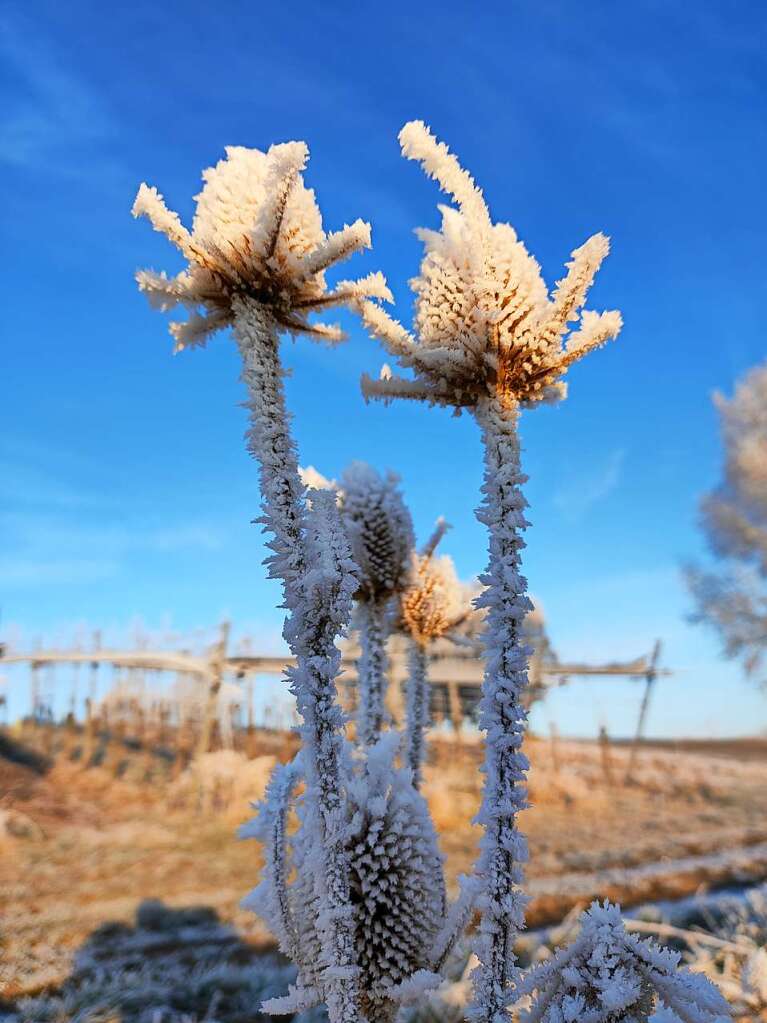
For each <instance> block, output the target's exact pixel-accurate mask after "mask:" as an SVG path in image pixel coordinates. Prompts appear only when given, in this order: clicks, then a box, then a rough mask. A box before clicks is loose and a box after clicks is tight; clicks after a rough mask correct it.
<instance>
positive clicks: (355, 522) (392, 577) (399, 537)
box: [339, 462, 415, 600]
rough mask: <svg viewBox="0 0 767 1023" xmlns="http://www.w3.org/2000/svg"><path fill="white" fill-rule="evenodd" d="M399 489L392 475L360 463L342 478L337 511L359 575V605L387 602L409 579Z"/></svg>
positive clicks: (406, 523) (409, 526) (409, 543)
mask: <svg viewBox="0 0 767 1023" xmlns="http://www.w3.org/2000/svg"><path fill="white" fill-rule="evenodd" d="M398 484H399V476H397V475H396V473H393V472H387V473H386V474H385V475H380V474H379V473H378V472H376V470H375V469H373V468H372V466H370V465H368V464H367V463H365V462H352V464H351V465H350V466H349V467H348V469H346V471H345V472H344V474H343V476H342V478H341V482H340V490H339V510H340V513H341V521H342V523H343V526H344V529H345V530H346V535H347V537H348V539H349V544H350V546H351V549H352V557H353V558H354V561H355V562H356V563H357V566H358V568H359V570H360V583H361V586H360V592H359V593H358V597H359V599H362V600H381V599H385V598H386V597H390V596H392V595H394V594H395V593H398V592H401V591H402V590H403V589H404V587H405V586H406V585H407V582H408V579H409V575H410V556H411V554H412V551H413V547H414V546H415V537H414V534H413V522H412V519H411V518H410V512H409V511H408V510H407V508H406V506H405V502H404V500H403V497H402V494H401V492H400V490H399V486H398Z"/></svg>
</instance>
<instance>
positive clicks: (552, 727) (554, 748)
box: [549, 721, 560, 775]
mask: <svg viewBox="0 0 767 1023" xmlns="http://www.w3.org/2000/svg"><path fill="white" fill-rule="evenodd" d="M549 745H550V747H551V767H552V770H553V771H554V774H555V775H558V774H559V767H560V761H559V729H558V728H557V724H556V721H549Z"/></svg>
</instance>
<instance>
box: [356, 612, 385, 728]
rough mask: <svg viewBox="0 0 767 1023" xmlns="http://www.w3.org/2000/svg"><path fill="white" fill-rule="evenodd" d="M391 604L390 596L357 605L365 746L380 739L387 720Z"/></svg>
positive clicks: (360, 709)
mask: <svg viewBox="0 0 767 1023" xmlns="http://www.w3.org/2000/svg"><path fill="white" fill-rule="evenodd" d="M388 604H389V602H388V599H387V600H362V601H360V603H359V604H358V606H357V620H358V622H359V635H360V659H359V662H358V664H357V678H358V680H359V681H358V690H357V691H358V696H359V706H358V708H357V740H358V741H359V742H360V743H363V744H364V745H365V746H372V745H373V743H375V742H378V740H379V738H380V737H381V727H382V725H383V720H384V695H385V692H386V681H387V679H386V668H387V658H386V636H387V620H388Z"/></svg>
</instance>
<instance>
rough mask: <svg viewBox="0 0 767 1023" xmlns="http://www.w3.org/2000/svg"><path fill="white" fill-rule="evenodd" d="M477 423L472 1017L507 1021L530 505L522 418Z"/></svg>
mask: <svg viewBox="0 0 767 1023" xmlns="http://www.w3.org/2000/svg"><path fill="white" fill-rule="evenodd" d="M476 418H477V422H478V423H479V426H480V428H481V430H482V436H483V441H484V449H485V459H484V460H485V478H484V484H483V487H482V491H483V494H484V499H483V502H482V506H481V507H480V509H479V510H478V511H477V517H478V519H479V520H480V521H481V522H483V523H484V524H485V525H486V526H487V528H488V531H489V564H488V569H487V573H486V574H485V575H484V576H483V577H482V579H481V581H482V582H483V583H484V584H485V586H486V589H485V591H484V593H483V594H482V596H481V598H480V600H479V601H478V603H479V604H480V605H481V606H484V607H486V608H487V626H486V633H485V645H486V659H485V677H484V681H483V684H482V700H481V703H480V721H479V724H480V728H481V729H483V730H484V731H485V733H486V738H485V764H484V768H483V770H484V774H485V782H484V790H483V794H482V805H481V807H480V810H479V814H478V815H477V822H478V823H479V824H480V825H481V826H482V827H483V828H484V834H483V836H482V839H481V842H480V854H479V861H478V864H477V875H478V878H479V885H480V899H479V905H480V908H481V911H482V915H481V921H480V925H479V932H478V937H477V942H476V946H475V950H476V953H477V956H478V958H479V966H478V967H477V969H476V970H475V971H474V974H473V983H474V995H473V1000H472V1004H471V1006H470V1011H469V1018H470V1019H471V1020H472V1021H474V1023H499V1021H500V1020H501V1019H505V1018H506V1016H507V1013H506V1010H507V1007H508V1005H509V1003H510V1002H511V1000H512V997H513V995H512V988H511V986H510V985H512V984H514V983H515V981H516V976H517V969H516V966H515V961H514V954H513V951H512V948H513V942H514V938H515V936H516V934H517V932H518V930H519V928H520V927H522V926H523V924H524V914H525V905H526V901H527V900H526V898H525V896H524V894H523V892H522V891H521V889H520V885H521V883H522V881H523V867H522V864H523V863H524V862H525V861H526V859H527V843H526V841H525V838H524V836H523V835H522V834H521V833H520V832H519V831H518V829H517V814H518V813H519V811H520V810H523V809H524V808H525V806H526V805H527V794H526V788H525V774H526V771H527V768H528V762H527V759H526V757H525V756H524V754H523V753H522V752H521V745H522V739H523V736H524V730H525V722H526V716H527V715H526V713H525V710H524V708H523V706H522V695H523V692H524V689H525V687H526V685H527V659H528V656H529V654H530V650H529V648H528V647H526V646H525V645H524V642H523V640H522V635H521V626H522V622H523V620H524V617H525V615H526V614H527V612H528V611H529V610H530V608H531V606H532V605H531V604H530V601H529V600H528V598H527V597H526V596H525V592H526V589H527V581H526V579H525V578H524V577H523V576H522V575H520V573H519V568H520V552H521V550H522V548H523V547H524V541H523V539H522V537H521V531H522V530H524V529H525V528H526V527H527V525H529V523H528V522H527V520H526V519H525V516H524V509H525V507H526V501H525V499H524V496H523V495H522V490H521V487H522V484H523V483H524V482H525V480H526V477H525V476H523V475H522V472H521V468H520V446H519V438H518V435H517V422H518V419H519V412H518V409H517V408H516V407H513V408H509V407H505V406H503V405H502V404H501V403H500V402H499V401H498V400H497V399H485V400H484V401H483V402H481V403H480V404H478V406H477V409H476Z"/></svg>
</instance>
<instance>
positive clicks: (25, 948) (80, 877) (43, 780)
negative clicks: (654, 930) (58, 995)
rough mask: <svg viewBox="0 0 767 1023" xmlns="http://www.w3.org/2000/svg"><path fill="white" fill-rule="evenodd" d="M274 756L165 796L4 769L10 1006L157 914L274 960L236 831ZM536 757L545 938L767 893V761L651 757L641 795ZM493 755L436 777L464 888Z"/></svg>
mask: <svg viewBox="0 0 767 1023" xmlns="http://www.w3.org/2000/svg"><path fill="white" fill-rule="evenodd" d="M270 743H271V745H270V747H269V752H268V753H265V754H264V755H263V756H261V757H258V758H256V759H253V760H250V761H248V760H246V759H245V758H244V757H243V756H242V755H239V754H211V755H209V756H208V757H206V758H205V759H204V760H203V761H202V762H201V763H200V764H198V765H197V766H196V767H194V768H192V769H191V770H190V771H188V772H186V773H182V774H181V775H179V776H177V777H176V778H174V777H173V776H172V775H173V772H172V771H169V772H168V773H167V776H157V775H156V774H155V775H152V776H150V777H151V780H147V774H146V772H145V771H144V770H143V768H140V764H138V763H135V764H132V765H131V764H129V765H128V767H127V768H124V769H123V770H122V775H121V777H115V774H114V767H112V768H109V767H108V766H107V767H90V768H87V769H85V768H84V767H83V766H82V765H81V764H79V763H78V762H73V761H71V760H69V759H68V758H67V757H66V756H59V757H57V759H56V760H55V762H54V764H53V767H52V768H51V769H50V770H49V771H48V772H47V773H44V774H37V773H35V772H34V771H33V770H32V769H30V768H28V767H21V766H19V765H15V764H9V763H8V762H7V761H0V786H1V787H2V798H0V810H1V811H2V813H1V814H0V828H2V830H0V842H2V844H1V845H0V902H1V903H2V907H3V908H2V917H1V918H0V934H2V935H3V936H4V939H5V943H4V949H3V951H4V963H5V968H4V976H5V984H6V997H8V996H11V995H15V994H19V993H20V992H22V991H27V992H34V991H37V990H40V989H41V988H44V987H45V986H46V985H51V984H53V985H55V984H60V983H61V982H62V981H63V979H64V978H65V977H67V976H68V975H69V973H70V971H71V969H72V967H73V963H74V962H75V959H76V957H77V955H78V950H81V949H82V948H83V947H84V946H85V945H86V943H87V940H88V937H89V935H90V934H92V932H93V931H94V930H96V929H97V928H98V927H99V926H101V925H103V924H104V923H105V922H107V921H116V922H118V923H122V924H125V925H130V924H131V923H132V921H133V920H134V918H135V914H136V911H137V908H138V907H139V905H140V904H141V902H142V901H143V900H145V899H148V898H160V899H162V900H163V901H164V902H165V903H166V904H167V905H169V906H172V907H177V908H181V907H185V906H190V905H202V906H207V907H211V908H212V909H215V910H216V912H217V913H218V914H219V915H220V918H221V921H222V922H223V923H224V924H227V925H232V926H233V927H234V928H235V929H236V932H237V934H238V936H239V937H240V938H241V939H242V940H243V941H244V942H246V943H248V944H249V945H252V946H253V947H255V948H260V949H264V948H266V947H268V945H269V941H270V939H269V935H268V934H267V933H266V931H265V930H264V929H263V928H262V926H261V925H260V924H259V922H258V921H257V920H256V919H255V918H254V917H253V916H252V915H251V914H249V913H246V912H244V911H243V910H241V909H240V908H239V906H238V903H239V900H240V899H241V898H242V896H243V895H244V894H245V893H246V892H247V891H249V889H250V888H251V887H252V886H253V885H254V884H255V882H256V880H257V878H258V872H259V863H260V860H259V851H258V847H257V845H256V844H255V843H253V842H238V841H236V840H235V837H234V832H235V829H236V826H237V824H238V823H239V822H240V821H242V820H245V819H247V817H248V816H249V814H250V808H249V805H248V803H249V801H250V800H252V799H256V798H258V797H260V795H261V794H262V792H263V787H264V784H265V782H266V778H267V776H268V772H269V769H270V767H271V764H272V763H273V762H274V752H273V750H274V749H275V748H276V749H277V752H279V744H278V745H277V747H275V745H274V743H273V741H272V740H271V739H270ZM285 749H286V750H287V749H288V746H287V745H285ZM527 752H528V755H529V756H530V759H531V761H532V771H531V775H530V790H531V801H532V804H533V805H532V807H531V809H529V810H527V811H526V812H525V813H524V815H523V819H522V826H523V828H524V829H525V831H526V832H527V834H528V837H529V842H530V850H531V860H530V865H529V870H528V877H529V886H530V890H531V893H532V894H533V901H532V903H531V906H530V913H529V922H530V923H531V925H533V926H535V925H538V924H543V923H548V922H552V921H556V920H559V919H561V918H562V917H563V916H564V915H565V913H566V912H567V911H568V910H569V909H570V908H572V906H573V905H574V904H575V903H578V902H582V901H584V900H586V899H588V898H589V897H590V896H592V895H596V894H609V895H610V896H611V897H613V898H616V897H617V898H620V900H621V901H622V902H623V903H624V905H626V906H628V905H633V904H636V903H638V902H640V901H645V900H647V899H653V898H659V897H669V896H679V895H686V894H690V893H692V892H694V891H695V890H696V889H697V888H698V887H699V886H701V885H703V886H711V885H718V884H722V883H724V882H726V881H729V880H732V879H733V878H737V877H739V876H742V877H743V878H750V879H753V880H757V879H762V878H764V877H767V761H757V760H751V761H737V760H734V759H729V758H718V759H717V760H716V761H715V762H714V764H713V765H712V761H711V759H710V758H709V757H707V756H704V755H701V754H697V753H696V754H688V753H678V752H674V751H666V750H660V751H659V750H645V751H643V753H642V754H641V756H640V759H639V762H638V769H637V772H636V776H635V779H634V781H633V782H632V783H631V784H629V785H625V784H624V783H623V778H624V775H625V768H626V764H627V757H628V752H627V751H626V750H623V749H620V748H618V749H612V750H611V751H610V763H609V765H608V768H607V769H606V767H605V762H604V759H603V754H602V751H601V750H600V747H599V746H598V745H596V744H586V743H560V745H559V749H558V756H557V760H558V766H556V767H555V766H554V763H553V761H552V750H551V748H550V745H549V743H548V742H542V741H535V740H531V741H529V742H528V744H527ZM480 756H481V752H480V750H479V748H478V747H476V746H473V745H471V744H469V743H466V744H464V745H463V746H462V747H456V746H455V745H454V744H453V743H452V742H436V743H435V744H434V751H433V757H432V763H431V764H430V765H429V766H428V768H427V771H426V785H425V788H426V794H427V797H428V799H429V802H430V804H431V807H432V810H433V813H434V816H435V819H436V823H437V827H438V829H439V831H440V837H441V842H442V845H443V849H444V851H445V852H446V853H447V856H448V869H449V876H450V878H451V879H454V878H455V877H456V875H457V874H458V873H459V872H461V871H465V870H467V869H468V867H469V866H470V864H471V862H472V860H473V857H474V855H475V851H476V844H477V840H478V833H477V829H476V828H474V827H472V826H471V824H470V820H471V817H472V816H473V814H474V813H475V811H476V809H477V806H478V804H479V796H480V785H481V774H480V773H479V762H480ZM136 757H137V758H139V759H140V758H141V757H143V754H140V753H139V754H136ZM107 763H109V762H107ZM141 763H143V761H141Z"/></svg>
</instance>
